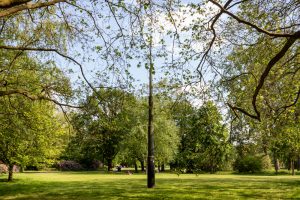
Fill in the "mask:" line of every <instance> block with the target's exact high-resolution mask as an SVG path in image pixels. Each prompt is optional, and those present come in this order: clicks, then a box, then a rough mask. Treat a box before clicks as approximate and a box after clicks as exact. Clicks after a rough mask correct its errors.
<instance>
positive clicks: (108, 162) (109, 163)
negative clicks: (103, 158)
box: [107, 159, 113, 171]
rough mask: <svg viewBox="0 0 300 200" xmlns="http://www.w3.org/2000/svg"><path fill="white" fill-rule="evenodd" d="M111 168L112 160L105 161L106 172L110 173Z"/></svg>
mask: <svg viewBox="0 0 300 200" xmlns="http://www.w3.org/2000/svg"><path fill="white" fill-rule="evenodd" d="M112 168H113V166H112V159H107V171H111V170H112Z"/></svg>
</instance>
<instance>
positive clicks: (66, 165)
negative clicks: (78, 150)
mask: <svg viewBox="0 0 300 200" xmlns="http://www.w3.org/2000/svg"><path fill="white" fill-rule="evenodd" d="M57 168H58V169H60V170H62V171H78V170H82V169H83V167H82V166H81V164H79V163H77V162H75V161H72V160H64V161H61V162H59V163H58V164H57Z"/></svg>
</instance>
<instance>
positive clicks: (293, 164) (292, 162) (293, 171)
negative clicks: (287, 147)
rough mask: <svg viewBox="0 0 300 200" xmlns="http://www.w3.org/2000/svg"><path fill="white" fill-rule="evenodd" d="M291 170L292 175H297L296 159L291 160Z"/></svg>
mask: <svg viewBox="0 0 300 200" xmlns="http://www.w3.org/2000/svg"><path fill="white" fill-rule="evenodd" d="M291 169H292V175H293V176H294V175H295V161H294V159H292V160H291Z"/></svg>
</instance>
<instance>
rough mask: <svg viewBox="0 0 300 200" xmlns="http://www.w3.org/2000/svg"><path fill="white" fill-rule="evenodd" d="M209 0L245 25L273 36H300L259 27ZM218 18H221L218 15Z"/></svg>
mask: <svg viewBox="0 0 300 200" xmlns="http://www.w3.org/2000/svg"><path fill="white" fill-rule="evenodd" d="M209 2H211V3H213V4H215V5H216V6H218V7H219V8H220V10H221V12H222V13H226V14H227V15H229V16H230V17H232V18H233V19H235V20H236V21H238V22H239V23H242V24H245V25H248V26H250V27H252V28H254V29H255V30H256V31H257V32H260V33H264V34H266V35H269V36H273V37H296V38H300V35H299V34H296V33H295V34H293V33H274V32H269V31H267V30H264V29H262V28H260V27H258V26H257V25H255V24H253V23H250V22H248V21H245V20H243V19H241V18H239V17H238V16H236V15H235V14H233V13H231V12H229V11H228V10H227V9H226V7H225V6H224V7H223V6H222V5H221V4H219V3H218V2H216V1H214V0H209ZM216 18H219V17H217V16H216Z"/></svg>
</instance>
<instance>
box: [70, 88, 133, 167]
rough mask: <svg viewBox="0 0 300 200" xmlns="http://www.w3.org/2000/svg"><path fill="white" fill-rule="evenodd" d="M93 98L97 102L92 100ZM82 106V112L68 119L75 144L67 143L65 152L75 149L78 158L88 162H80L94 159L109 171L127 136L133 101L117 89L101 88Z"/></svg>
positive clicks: (130, 124) (129, 95) (129, 128)
mask: <svg viewBox="0 0 300 200" xmlns="http://www.w3.org/2000/svg"><path fill="white" fill-rule="evenodd" d="M97 95H99V96H100V97H101V100H98V99H97V98H96V96H97ZM84 104H85V108H84V109H82V110H81V111H80V112H75V113H74V114H73V117H72V123H73V125H74V128H75V131H76V136H75V138H74V139H75V141H77V142H75V143H74V144H72V143H70V145H71V146H73V147H70V148H69V150H70V151H71V153H72V151H73V149H74V148H75V149H76V148H77V147H76V146H77V145H79V146H80V154H81V155H82V157H81V158H79V159H88V161H84V162H86V163H88V162H91V161H93V160H95V159H97V160H101V161H103V162H104V161H105V162H106V163H107V166H108V171H110V170H111V169H112V164H113V162H112V161H113V159H114V158H115V156H116V155H117V153H118V152H119V151H120V142H121V141H122V140H124V138H125V137H127V136H128V133H129V132H130V130H131V127H132V124H133V121H134V120H135V119H134V115H133V113H132V108H134V105H135V98H134V96H132V95H131V94H129V93H127V92H125V91H122V90H119V89H105V88H102V89H99V91H98V92H97V93H96V94H95V93H94V94H93V95H91V96H87V99H86V101H85V102H84ZM77 159H78V158H77ZM81 162H82V160H81Z"/></svg>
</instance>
